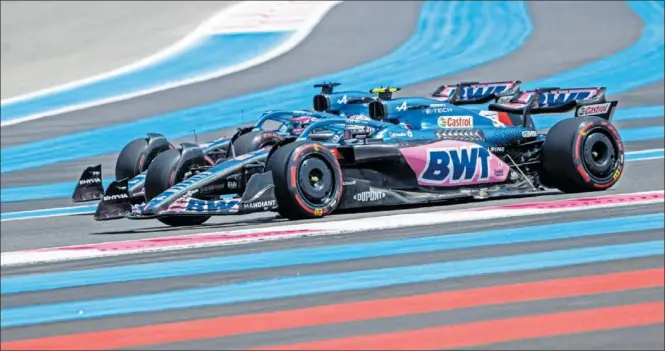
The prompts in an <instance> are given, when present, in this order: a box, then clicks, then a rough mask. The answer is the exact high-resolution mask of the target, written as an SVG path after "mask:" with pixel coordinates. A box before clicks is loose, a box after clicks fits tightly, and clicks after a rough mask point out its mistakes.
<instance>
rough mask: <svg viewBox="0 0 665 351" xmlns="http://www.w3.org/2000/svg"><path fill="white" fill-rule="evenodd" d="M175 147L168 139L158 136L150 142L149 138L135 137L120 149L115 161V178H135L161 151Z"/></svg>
mask: <svg viewBox="0 0 665 351" xmlns="http://www.w3.org/2000/svg"><path fill="white" fill-rule="evenodd" d="M170 149H173V145H171V143H169V142H168V141H167V140H166V139H164V138H163V137H162V138H157V139H154V140H153V142H152V143H148V138H140V139H135V140H132V141H131V142H129V143H128V144H127V145H125V147H124V148H123V149H122V151H120V155H118V159H117V160H116V163H115V179H116V180H120V179H125V178H130V179H131V178H134V177H136V176H137V175H139V174H141V173H142V172H144V171H145V170H147V169H148V166H150V163H151V162H152V161H153V160H154V159H155V157H157V155H159V154H160V153H162V152H164V151H166V150H170Z"/></svg>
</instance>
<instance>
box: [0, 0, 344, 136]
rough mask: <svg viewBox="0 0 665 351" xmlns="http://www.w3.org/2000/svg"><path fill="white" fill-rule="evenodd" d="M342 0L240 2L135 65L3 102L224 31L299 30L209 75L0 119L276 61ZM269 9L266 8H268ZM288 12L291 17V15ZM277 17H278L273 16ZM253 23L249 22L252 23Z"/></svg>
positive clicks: (206, 77)
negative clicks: (240, 21) (259, 12)
mask: <svg viewBox="0 0 665 351" xmlns="http://www.w3.org/2000/svg"><path fill="white" fill-rule="evenodd" d="M341 2H342V1H286V2H284V1H270V2H266V1H246V2H241V3H239V4H236V5H234V6H232V7H229V8H225V9H223V10H221V11H220V12H218V13H217V14H215V15H214V16H213V17H212V18H210V19H209V20H207V21H206V22H204V23H203V24H201V25H200V26H199V27H198V28H196V30H194V31H193V32H192V33H190V34H189V35H187V36H186V37H185V38H183V39H182V40H180V41H179V42H177V43H176V44H174V45H172V46H170V47H168V48H166V49H164V50H162V51H160V52H158V53H157V54H155V55H152V56H150V57H147V58H145V59H142V60H140V61H138V62H135V63H133V64H130V65H127V66H124V67H121V68H119V69H116V70H113V71H111V72H107V73H103V74H99V75H96V76H93V77H89V78H86V79H82V80H78V81H75V82H71V83H67V84H63V85H59V86H56V87H52V88H48V89H43V90H39V91H36V92H33V93H29V94H24V95H21V96H17V97H13V98H8V99H5V100H2V102H1V105H6V104H10V103H14V102H21V101H25V100H29V99H32V98H36V97H41V96H44V95H48V94H53V93H57V92H60V91H64V90H68V89H73V88H76V87H80V86H83V85H86V84H90V83H93V82H97V81H100V80H103V79H107V78H110V77H114V76H118V75H121V74H125V73H128V72H131V71H134V70H138V69H141V68H144V67H147V66H150V65H152V64H155V63H157V62H159V61H162V60H164V59H166V58H168V57H170V56H173V55H176V54H178V53H180V52H183V51H184V50H186V49H187V48H189V47H191V46H192V45H193V44H195V43H196V42H198V41H199V40H201V39H202V38H203V37H205V36H208V35H213V34H220V33H231V32H241V31H244V32H256V31H284V30H295V31H296V32H295V33H294V34H293V35H292V36H291V37H290V38H289V39H288V40H287V41H285V42H284V43H283V44H282V45H280V46H279V47H277V48H275V49H273V50H272V51H269V52H267V53H266V54H264V55H261V56H258V57H255V58H254V59H251V60H249V61H245V62H243V63H240V64H237V65H235V66H231V67H227V68H224V69H221V70H218V71H215V72H212V73H208V74H205V75H201V76H197V77H193V78H191V79H187V80H182V81H178V82H173V83H169V84H164V85H160V86H156V87H154V88H151V89H146V90H142V91H138V92H134V93H129V94H124V95H120V96H116V97H113V98H107V99H100V100H95V101H92V102H89V103H84V104H79V105H74V106H68V107H65V108H61V109H57V110H51V111H47V112H44V113H38V114H34V115H30V116H25V117H21V118H17V119H12V120H9V121H2V122H0V127H6V126H11V125H15V124H19V123H23V122H28V121H33V120H36V119H40V118H44V117H48V116H54V115H58V114H62V113H67V112H72V111H77V110H82V109H86V108H89V107H93V106H99V105H104V104H108V103H113V102H118V101H122V100H127V99H131V98H135V97H138V96H143V95H148V94H152V93H155V92H158V91H163V90H167V89H172V88H176V87H180V86H184V85H189V84H194V83H199V82H202V81H206V80H210V79H213V78H218V77H221V76H224V75H228V74H231V73H235V72H239V71H242V70H245V69H248V68H251V67H254V66H257V65H260V64H262V63H264V62H267V61H269V60H272V59H274V58H276V57H278V56H281V55H283V54H285V53H286V52H288V51H290V50H291V49H293V48H294V47H296V46H297V45H298V44H299V43H300V42H301V41H303V40H304V39H305V38H306V37H307V36H308V35H309V33H311V32H312V30H314V28H315V27H316V26H317V25H318V23H319V22H320V21H321V19H323V17H324V16H325V14H326V13H328V11H330V10H331V9H332V8H333V7H334V6H336V5H338V4H340V3H341ZM266 3H268V5H269V6H271V7H269V8H268V10H267V12H268V14H263V15H256V12H257V9H256V8H257V7H258V6H261V7H265V6H266ZM264 10H265V9H264ZM276 15H279V16H283V17H282V18H283V19H284V21H280V19H279V18H278V17H276ZM287 15H288V17H287ZM250 16H259V19H255V20H252V18H253V17H250ZM267 16H271V19H266V17H267ZM273 16H275V17H273ZM236 18H243V19H247V20H251V22H247V24H245V25H243V26H236V25H237V22H235V20H233V19H236ZM248 24H249V25H248Z"/></svg>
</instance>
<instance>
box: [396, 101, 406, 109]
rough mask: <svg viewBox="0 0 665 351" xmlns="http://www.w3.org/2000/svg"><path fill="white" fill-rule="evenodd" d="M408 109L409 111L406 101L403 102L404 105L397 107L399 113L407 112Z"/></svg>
mask: <svg viewBox="0 0 665 351" xmlns="http://www.w3.org/2000/svg"><path fill="white" fill-rule="evenodd" d="M407 109H408V106H407V105H406V101H404V102H402V104H401V105H399V106H397V108H396V110H397V111H406V110H407Z"/></svg>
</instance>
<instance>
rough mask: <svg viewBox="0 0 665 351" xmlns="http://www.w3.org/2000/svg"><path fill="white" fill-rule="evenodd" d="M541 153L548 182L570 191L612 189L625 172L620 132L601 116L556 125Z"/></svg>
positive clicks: (544, 174)
mask: <svg viewBox="0 0 665 351" xmlns="http://www.w3.org/2000/svg"><path fill="white" fill-rule="evenodd" d="M542 156H543V157H542V168H543V174H542V176H543V179H544V180H546V184H547V185H551V186H554V187H556V188H557V189H559V190H561V191H563V192H567V193H576V192H584V191H600V190H606V189H609V188H611V187H612V186H613V185H614V184H616V182H617V181H618V180H619V178H620V177H621V174H622V173H623V167H624V149H623V143H622V142H621V138H620V137H619V133H618V132H617V130H616V128H615V127H614V126H613V125H612V124H611V123H610V122H608V121H606V120H604V119H602V118H599V117H586V118H570V119H565V120H562V121H560V122H558V123H557V124H555V125H554V126H553V127H552V128H551V129H550V130H549V132H548V133H547V136H546V139H545V143H544V145H543V154H542Z"/></svg>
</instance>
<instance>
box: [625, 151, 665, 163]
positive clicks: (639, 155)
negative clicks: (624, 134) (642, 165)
mask: <svg viewBox="0 0 665 351" xmlns="http://www.w3.org/2000/svg"><path fill="white" fill-rule="evenodd" d="M663 157H665V150H663V149H660V150H645V151H639V152H629V153H627V154H626V161H639V160H647V159H651V158H663Z"/></svg>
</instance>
